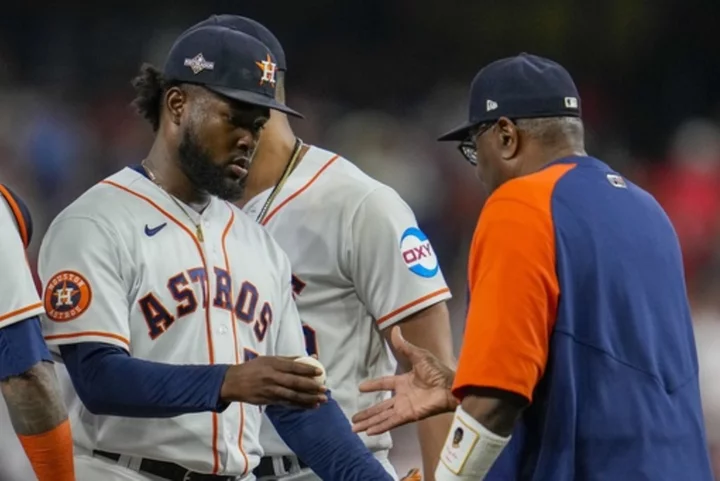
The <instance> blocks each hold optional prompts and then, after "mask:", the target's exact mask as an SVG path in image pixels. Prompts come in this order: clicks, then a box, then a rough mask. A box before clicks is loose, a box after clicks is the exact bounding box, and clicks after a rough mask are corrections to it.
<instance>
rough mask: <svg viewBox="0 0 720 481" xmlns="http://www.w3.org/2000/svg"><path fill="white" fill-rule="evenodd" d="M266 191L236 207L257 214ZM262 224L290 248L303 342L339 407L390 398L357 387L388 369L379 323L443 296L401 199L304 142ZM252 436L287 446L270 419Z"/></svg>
mask: <svg viewBox="0 0 720 481" xmlns="http://www.w3.org/2000/svg"><path fill="white" fill-rule="evenodd" d="M269 195H270V190H268V191H265V192H263V193H260V194H259V195H257V196H256V197H255V198H253V199H251V200H250V201H249V202H248V203H247V204H246V205H245V207H244V210H245V211H246V212H247V213H248V215H249V216H251V217H253V218H256V216H257V213H258V212H260V210H261V208H262V206H263V205H264V203H265V202H266V200H267V199H268V197H269ZM263 224H264V225H265V226H266V227H267V229H268V230H269V231H270V233H271V234H272V235H273V237H274V238H275V239H276V240H277V241H278V243H279V244H280V245H281V246H282V247H283V249H284V250H285V252H286V253H287V254H288V256H289V257H290V263H291V264H292V268H293V283H294V292H295V295H296V302H297V305H298V309H299V310H300V317H301V318H302V320H303V328H304V330H305V340H306V343H307V351H308V352H309V353H311V354H312V353H317V354H318V357H319V359H320V361H321V362H322V363H323V365H324V366H325V368H326V369H327V371H328V381H327V384H328V387H329V388H330V389H331V391H332V395H333V397H334V398H335V399H336V400H337V401H338V403H339V404H340V406H341V407H342V409H343V411H344V412H345V415H346V416H348V417H352V415H353V414H355V413H356V412H358V411H360V410H362V409H365V408H367V407H369V406H371V405H372V404H375V403H376V402H379V401H380V400H382V399H384V398H386V397H389V394H382V393H373V394H360V393H359V391H358V385H359V384H360V383H361V382H362V381H364V380H366V379H370V378H376V377H380V376H386V375H392V374H394V373H395V369H396V362H395V359H394V357H393V355H392V353H391V352H390V350H389V348H388V347H387V344H386V343H385V340H384V337H383V334H382V332H381V331H382V330H384V329H387V328H389V327H390V326H392V325H393V324H395V323H397V322H398V321H401V320H402V319H404V318H406V317H407V316H409V315H411V314H413V313H415V312H417V311H419V310H421V309H424V308H426V307H429V306H431V305H433V304H436V303H438V302H440V301H443V300H446V299H449V298H450V290H449V289H448V287H447V285H446V283H445V279H444V278H443V275H442V273H441V271H440V267H439V265H438V260H437V257H436V256H435V253H434V251H433V249H432V246H431V245H430V241H429V240H428V238H427V236H426V235H425V234H423V232H422V231H421V230H420V229H419V228H418V225H417V221H416V219H415V215H414V214H413V212H412V210H411V209H410V207H408V205H407V204H406V203H405V202H404V201H403V200H402V199H401V198H400V196H399V195H398V194H397V193H396V192H395V191H394V190H393V189H391V188H390V187H388V186H386V185H383V184H381V183H380V182H378V181H376V180H374V179H372V178H370V177H369V176H367V175H366V174H364V173H363V172H362V171H361V170H360V169H358V168H357V167H356V166H355V165H353V164H352V163H350V162H349V161H348V160H346V159H344V158H341V157H340V156H338V155H335V154H333V153H332V152H328V151H325V150H322V149H319V148H317V147H310V148H309V150H308V151H307V153H306V154H305V156H304V157H303V159H302V161H301V162H300V163H299V164H298V166H297V167H296V168H295V170H294V171H293V172H292V174H291V175H290V176H289V178H288V180H287V182H286V184H285V185H284V186H283V188H282V190H281V192H280V193H279V194H278V196H277V197H276V199H275V200H274V202H273V205H272V206H271V207H270V209H269V211H268V213H267V214H266V216H265V219H264V221H263ZM361 437H362V438H363V441H364V442H365V444H366V445H367V446H368V447H369V448H370V449H371V450H373V451H381V450H386V449H389V448H390V447H391V446H392V442H391V439H390V435H389V434H386V435H382V436H373V437H367V436H365V435H364V434H363V435H362V436H361ZM261 444H262V445H263V448H264V449H265V452H266V453H267V454H269V455H284V454H289V453H290V452H291V451H290V449H289V448H288V447H287V446H286V445H285V443H283V442H282V440H281V439H280V437H279V436H278V435H277V433H276V432H275V430H274V429H273V426H272V424H271V423H270V422H269V421H266V422H263V429H262V435H261Z"/></svg>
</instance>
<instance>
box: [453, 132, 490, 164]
mask: <svg viewBox="0 0 720 481" xmlns="http://www.w3.org/2000/svg"><path fill="white" fill-rule="evenodd" d="M493 125H495V122H488V123H485V124H480V125H478V126H477V127H474V128H473V129H472V130H470V133H469V135H468V138H467V139H465V140H463V141H462V142H460V145H458V150H459V151H460V153H461V154H462V156H463V157H465V160H467V161H468V162H470V164H472V165H477V147H476V141H477V138H478V137H480V136H481V135H482V134H484V133H485V132H487V131H488V130H490V128H492V126H493Z"/></svg>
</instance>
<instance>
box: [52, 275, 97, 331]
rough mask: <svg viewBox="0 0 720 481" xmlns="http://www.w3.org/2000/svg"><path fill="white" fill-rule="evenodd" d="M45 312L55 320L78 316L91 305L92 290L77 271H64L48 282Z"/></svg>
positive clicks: (65, 319) (60, 320) (66, 319)
mask: <svg viewBox="0 0 720 481" xmlns="http://www.w3.org/2000/svg"><path fill="white" fill-rule="evenodd" d="M43 297H44V303H45V312H46V313H47V316H48V317H49V318H50V319H52V320H53V321H55V322H67V321H72V320H73V319H75V318H77V317H78V316H79V315H80V314H82V313H83V312H85V311H86V310H87V308H88V307H89V306H90V301H91V300H92V290H91V289H90V284H88V282H87V280H85V278H84V277H83V276H81V275H80V274H78V273H77V272H73V271H62V272H59V273H57V274H55V275H54V276H53V278H52V279H50V281H49V282H48V283H47V287H45V294H44V296H43Z"/></svg>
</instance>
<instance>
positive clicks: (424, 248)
mask: <svg viewBox="0 0 720 481" xmlns="http://www.w3.org/2000/svg"><path fill="white" fill-rule="evenodd" d="M400 252H401V253H402V258H403V261H404V262H405V265H406V266H408V269H410V272H412V273H413V274H417V275H419V276H421V277H434V276H435V275H436V274H437V273H438V270H440V266H439V264H438V260H437V257H436V256H435V252H434V251H433V248H432V246H431V245H430V240H429V239H428V237H427V236H426V235H425V233H424V232H423V231H421V230H420V229H418V228H417V227H409V228H408V229H405V232H403V235H402V237H401V239H400Z"/></svg>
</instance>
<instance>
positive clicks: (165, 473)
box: [93, 451, 238, 481]
mask: <svg viewBox="0 0 720 481" xmlns="http://www.w3.org/2000/svg"><path fill="white" fill-rule="evenodd" d="M93 456H96V457H101V458H105V459H109V460H111V461H115V462H116V463H117V462H118V461H120V458H121V455H120V454H116V453H108V452H107V451H93ZM138 471H139V472H141V473H146V474H152V475H153V476H157V477H158V478H162V479H167V480H168V481H235V480H236V479H238V478H236V477H235V476H215V475H213V474H201V473H195V472H193V471H188V470H187V469H185V468H183V467H182V466H180V465H178V464H174V463H168V462H165V461H155V460H153V459H144V458H143V459H142V460H141V461H140V467H139V469H138Z"/></svg>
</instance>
